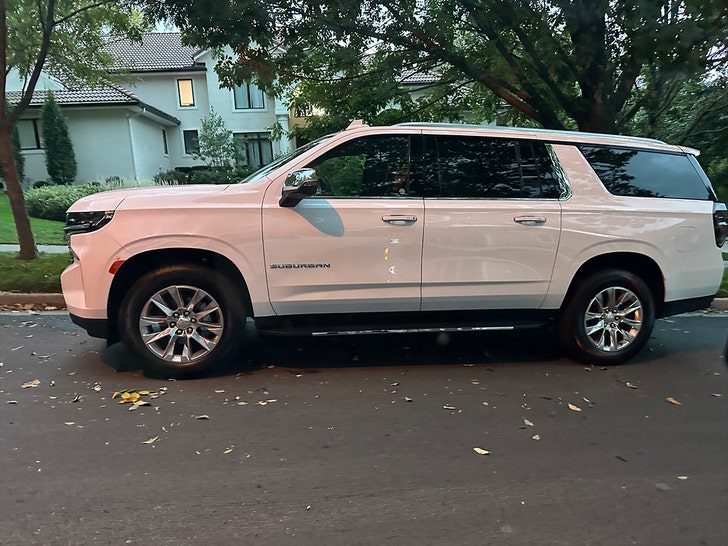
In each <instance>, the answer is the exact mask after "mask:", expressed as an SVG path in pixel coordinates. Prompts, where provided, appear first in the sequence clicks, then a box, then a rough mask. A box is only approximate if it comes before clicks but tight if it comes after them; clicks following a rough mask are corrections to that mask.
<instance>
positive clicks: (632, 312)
mask: <svg viewBox="0 0 728 546" xmlns="http://www.w3.org/2000/svg"><path fill="white" fill-rule="evenodd" d="M696 155H697V152H696V151H695V150H691V149H687V148H684V147H680V146H670V145H667V144H664V143H662V142H659V141H655V140H647V139H639V138H628V137H621V136H607V135H596V134H585V133H570V132H557V131H543V130H532V129H512V128H483V127H474V126H467V125H442V124H404V125H396V126H392V127H368V126H366V125H363V124H361V123H360V122H354V123H352V125H351V126H350V127H349V128H348V129H347V130H345V131H342V132H340V133H337V134H334V135H330V136H327V137H324V138H321V139H319V140H316V141H315V142H312V143H310V144H308V145H306V146H304V147H302V148H299V149H297V150H296V151H294V152H293V153H292V154H290V155H288V156H286V157H282V158H280V159H278V160H277V161H275V162H273V163H272V164H270V165H268V166H267V167H265V168H263V169H262V170H260V171H258V172H257V173H255V174H253V175H251V176H250V177H249V178H247V179H246V180H244V181H243V182H242V183H240V184H233V185H228V186H212V185H208V186H173V187H156V188H146V189H134V190H121V191H113V192H107V193H100V194H96V195H92V196H89V197H86V198H83V199H81V200H80V201H78V202H77V203H75V204H74V205H73V206H72V207H71V208H70V209H69V210H68V220H67V227H66V230H67V232H68V233H69V234H70V246H71V250H72V253H73V263H72V264H71V265H70V266H69V267H68V268H67V269H66V270H65V271H64V273H63V275H62V277H61V280H62V285H63V292H64V295H65V299H66V304H67V306H68V310H69V312H70V313H71V316H72V318H73V320H74V322H76V323H77V324H79V325H81V326H82V327H84V328H85V329H86V330H87V331H88V333H89V334H90V335H92V336H97V337H103V338H106V339H108V340H109V342H113V341H118V340H121V341H123V342H124V343H125V344H126V345H127V346H128V347H129V348H130V349H131V350H132V351H133V352H134V353H135V354H136V355H138V356H139V357H140V358H141V359H142V360H143V361H144V362H145V364H146V366H147V367H148V368H150V369H151V370H153V371H155V372H156V373H162V374H164V375H167V376H176V377H179V376H188V375H191V374H197V373H199V372H201V371H203V370H207V369H208V368H210V367H211V366H213V365H215V364H216V363H218V362H220V361H221V360H222V359H224V358H226V357H229V356H231V355H233V354H239V352H238V351H240V349H241V348H240V347H239V346H240V344H241V340H242V339H243V336H242V335H241V334H242V329H243V327H244V323H245V320H246V317H252V318H253V319H255V324H256V326H257V329H258V331H259V332H261V333H270V334H300V333H307V334H322V335H335V334H364V333H384V332H388V331H397V332H402V331H415V332H423V331H425V332H443V331H451V330H453V331H454V330H457V331H462V330H469V329H471V330H486V329H499V330H502V329H511V328H519V327H534V326H543V325H548V324H555V326H556V332H557V335H558V339H559V341H560V342H561V344H562V345H563V348H564V350H565V351H566V353H567V354H568V355H570V356H571V357H572V358H574V359H576V360H578V361H581V362H585V363H590V364H595V365H604V364H618V363H621V362H624V361H625V360H627V359H628V358H630V357H632V356H633V355H634V354H635V353H637V351H639V350H640V348H641V347H642V346H643V345H644V344H645V342H646V341H647V339H648V338H649V335H650V332H651V330H652V326H653V323H654V320H655V318H658V317H662V316H666V315H670V314H675V313H681V312H685V311H690V310H696V309H700V308H704V307H707V306H708V305H710V302H711V300H712V298H713V295H714V294H715V292H716V290H717V289H718V286H719V284H720V281H721V277H722V273H723V260H722V256H721V251H720V247H721V246H722V244H723V241H724V239H725V238H726V234H727V232H728V222H727V218H728V216H727V215H726V207H725V205H723V204H722V203H718V202H717V198H716V194H715V192H714V190H713V188H712V187H711V184H710V182H709V180H708V179H707V177H706V175H705V173H704V172H703V170H702V169H701V168H700V166H699V165H698V162H697V161H696V159H695V156H696Z"/></svg>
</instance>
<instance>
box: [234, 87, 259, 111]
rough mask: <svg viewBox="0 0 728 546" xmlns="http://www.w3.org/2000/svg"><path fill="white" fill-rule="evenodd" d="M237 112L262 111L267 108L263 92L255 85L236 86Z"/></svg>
mask: <svg viewBox="0 0 728 546" xmlns="http://www.w3.org/2000/svg"><path fill="white" fill-rule="evenodd" d="M233 97H234V98H235V109H236V110H260V109H263V108H265V98H264V96H263V91H261V90H260V89H258V87H257V86H256V85H255V84H253V83H246V84H244V85H236V86H235V87H234V88H233Z"/></svg>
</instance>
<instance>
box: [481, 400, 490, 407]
mask: <svg viewBox="0 0 728 546" xmlns="http://www.w3.org/2000/svg"><path fill="white" fill-rule="evenodd" d="M481 404H483V405H484V406H490V404H488V402H485V401H483V402H481Z"/></svg>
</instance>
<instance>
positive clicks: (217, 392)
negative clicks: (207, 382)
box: [215, 389, 225, 394]
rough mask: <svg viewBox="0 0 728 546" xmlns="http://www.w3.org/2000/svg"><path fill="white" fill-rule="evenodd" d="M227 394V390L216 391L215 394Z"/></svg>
mask: <svg viewBox="0 0 728 546" xmlns="http://www.w3.org/2000/svg"><path fill="white" fill-rule="evenodd" d="M224 392H225V389H215V394H222V393H224Z"/></svg>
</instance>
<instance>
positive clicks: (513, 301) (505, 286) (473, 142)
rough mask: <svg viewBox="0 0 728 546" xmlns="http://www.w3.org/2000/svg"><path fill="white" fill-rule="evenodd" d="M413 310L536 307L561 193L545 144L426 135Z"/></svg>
mask: <svg viewBox="0 0 728 546" xmlns="http://www.w3.org/2000/svg"><path fill="white" fill-rule="evenodd" d="M424 146H425V151H424V158H425V159H424V161H425V164H426V165H427V166H426V167H425V173H426V174H425V177H424V197H425V217H426V223H425V239H424V245H423V265H422V310H427V311H430V310H442V309H523V308H538V307H540V305H541V303H542V302H543V300H544V297H545V295H546V294H547V292H548V287H549V283H550V281H551V274H552V270H553V267H554V262H555V259H556V251H557V249H558V246H559V238H560V233H561V204H560V202H559V199H560V198H561V197H564V196H565V195H566V192H567V188H566V186H565V184H563V183H562V178H561V177H560V176H559V173H560V171H558V167H557V166H556V164H555V163H554V161H555V160H552V157H551V155H552V154H551V152H550V150H549V148H548V147H547V145H546V144H544V143H543V142H540V141H537V140H519V139H506V138H491V137H483V136H465V135H452V134H449V135H447V134H440V135H426V136H425V144H424Z"/></svg>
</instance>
